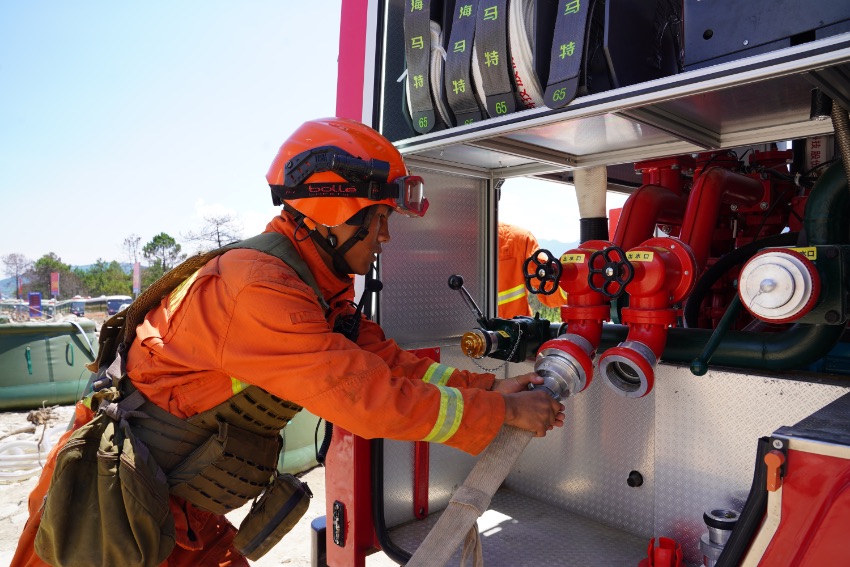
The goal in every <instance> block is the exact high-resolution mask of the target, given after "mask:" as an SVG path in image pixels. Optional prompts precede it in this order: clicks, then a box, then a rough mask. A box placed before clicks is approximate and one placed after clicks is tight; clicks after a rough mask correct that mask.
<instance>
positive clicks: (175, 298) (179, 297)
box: [168, 269, 201, 313]
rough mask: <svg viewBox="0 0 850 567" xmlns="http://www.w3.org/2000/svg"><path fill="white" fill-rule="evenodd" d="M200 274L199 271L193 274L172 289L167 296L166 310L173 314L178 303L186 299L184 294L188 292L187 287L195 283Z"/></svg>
mask: <svg viewBox="0 0 850 567" xmlns="http://www.w3.org/2000/svg"><path fill="white" fill-rule="evenodd" d="M200 272H201V270H200V269H199V270H198V271H196V272H195V273H194V274H192V275H191V276H189V277H188V278H186V279H185V280H183V281H182V282H180V285H178V286H177V287H175V288H174V291H172V292H171V293H170V294H169V295H168V310H169V311H170V312H171V313H174V311H175V310H177V308H178V307H179V306H180V303H182V302H183V299H184V298H185V297H186V292H188V291H189V287H191V285H192V284H193V283H194V282H195V280H196V279H197V278H198V274H199V273H200Z"/></svg>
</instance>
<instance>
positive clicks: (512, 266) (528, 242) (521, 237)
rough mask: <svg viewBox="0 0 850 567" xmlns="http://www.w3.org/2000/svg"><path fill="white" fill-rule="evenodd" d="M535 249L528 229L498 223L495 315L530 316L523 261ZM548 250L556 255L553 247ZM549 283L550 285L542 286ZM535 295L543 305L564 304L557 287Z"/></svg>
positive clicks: (506, 316) (561, 291) (559, 289)
mask: <svg viewBox="0 0 850 567" xmlns="http://www.w3.org/2000/svg"><path fill="white" fill-rule="evenodd" d="M539 249H540V246H539V245H538V244H537V239H536V238H534V235H533V234H532V233H531V232H529V231H528V230H525V229H524V228H520V227H518V226H514V225H511V224H507V223H502V222H500V223H499V270H498V272H499V296H498V301H499V317H501V318H503V319H510V318H511V317H516V316H518V315H526V316H529V317H530V316H532V315H534V313H532V311H531V307H530V306H529V304H528V290H527V289H526V287H525V277H524V271H523V264H524V263H525V260H526V259H527V258H529V257H530V256H531V255H532V254H533V253H534V252H536V251H537V250H539ZM550 252H552V253H553V254H558V252H557V251H555V250H550ZM556 257H557V256H556ZM535 285H539V284H538V283H535ZM549 286H551V284H547V286H546V287H547V288H549ZM537 298H538V299H539V300H540V302H541V303H542V304H543V305H546V306H547V307H555V308H557V307H560V306H562V305H564V304H565V303H566V295H565V294H564V292H563V290H561V288H560V287H559V288H558V289H557V291H555V293H553V294H551V295H545V294H542V293H539V294H537Z"/></svg>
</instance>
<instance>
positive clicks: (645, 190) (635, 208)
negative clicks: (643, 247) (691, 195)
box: [614, 185, 688, 250]
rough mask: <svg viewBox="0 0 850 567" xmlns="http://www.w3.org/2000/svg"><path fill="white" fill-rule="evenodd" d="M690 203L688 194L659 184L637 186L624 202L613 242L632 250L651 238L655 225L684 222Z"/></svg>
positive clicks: (624, 248)
mask: <svg viewBox="0 0 850 567" xmlns="http://www.w3.org/2000/svg"><path fill="white" fill-rule="evenodd" d="M687 205H688V199H687V197H685V196H684V195H681V194H678V193H674V192H673V191H670V190H669V189H666V188H664V187H661V186H659V185H644V186H642V187H640V188H638V189H637V190H636V191H635V192H634V193H632V194H631V195H630V196H629V198H628V199H626V202H625V203H624V204H623V211H622V212H621V213H620V220H619V221H618V222H617V231H616V232H615V233H614V244H615V245H617V246H619V247H620V248H622V249H623V250H629V249H631V248H633V247H635V246H637V245H639V244H640V243H641V242H643V241H644V240H646V239H647V238H651V237H652V235H653V234H655V227H656V225H658V224H670V225H679V224H681V223H682V217H683V216H684V213H685V210H686V208H687Z"/></svg>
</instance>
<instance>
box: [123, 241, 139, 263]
mask: <svg viewBox="0 0 850 567" xmlns="http://www.w3.org/2000/svg"><path fill="white" fill-rule="evenodd" d="M141 241H142V237H141V236H139V235H137V234H131V235H130V236H128V237H127V238H125V239H124V244H123V248H124V253H125V254H126V255H127V259H128V260H129V261H130V263H131V264H135V263H136V262H138V261H139V243H140V242H141Z"/></svg>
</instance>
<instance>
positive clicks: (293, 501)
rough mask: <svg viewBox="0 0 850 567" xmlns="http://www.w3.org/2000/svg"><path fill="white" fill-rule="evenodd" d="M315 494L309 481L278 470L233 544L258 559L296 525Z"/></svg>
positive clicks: (246, 555)
mask: <svg viewBox="0 0 850 567" xmlns="http://www.w3.org/2000/svg"><path fill="white" fill-rule="evenodd" d="M312 497H313V493H312V492H311V491H310V488H309V487H308V486H307V483H306V482H301V481H300V480H298V479H297V478H296V477H294V476H293V475H291V474H278V475H277V476H276V477H275V479H274V481H273V482H272V483H271V484H270V485H269V486H268V488H266V490H265V492H263V494H262V495H261V496H260V497H259V498H258V499H257V500H255V501H254V503H253V504H252V505H251V511H250V512H248V515H247V516H245V519H244V520H242V523H241V524H239V533H237V534H236V537H235V538H234V539H233V546H234V547H235V548H236V549H238V550H239V553H241V554H242V555H244V556H245V557H247V558H248V559H250V560H251V561H256V560H257V559H259V558H260V557H262V556H263V555H265V554H266V553H267V552H268V551H269V550H270V549H271V548H272V547H274V546H275V545H277V543H278V542H279V541H280V540H281V538H283V536H285V535H286V534H287V533H289V531H290V530H292V528H293V527H295V524H297V523H298V520H300V519H301V518H302V517H303V516H304V513H305V512H307V508H308V506H309V505H310V498H312Z"/></svg>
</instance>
